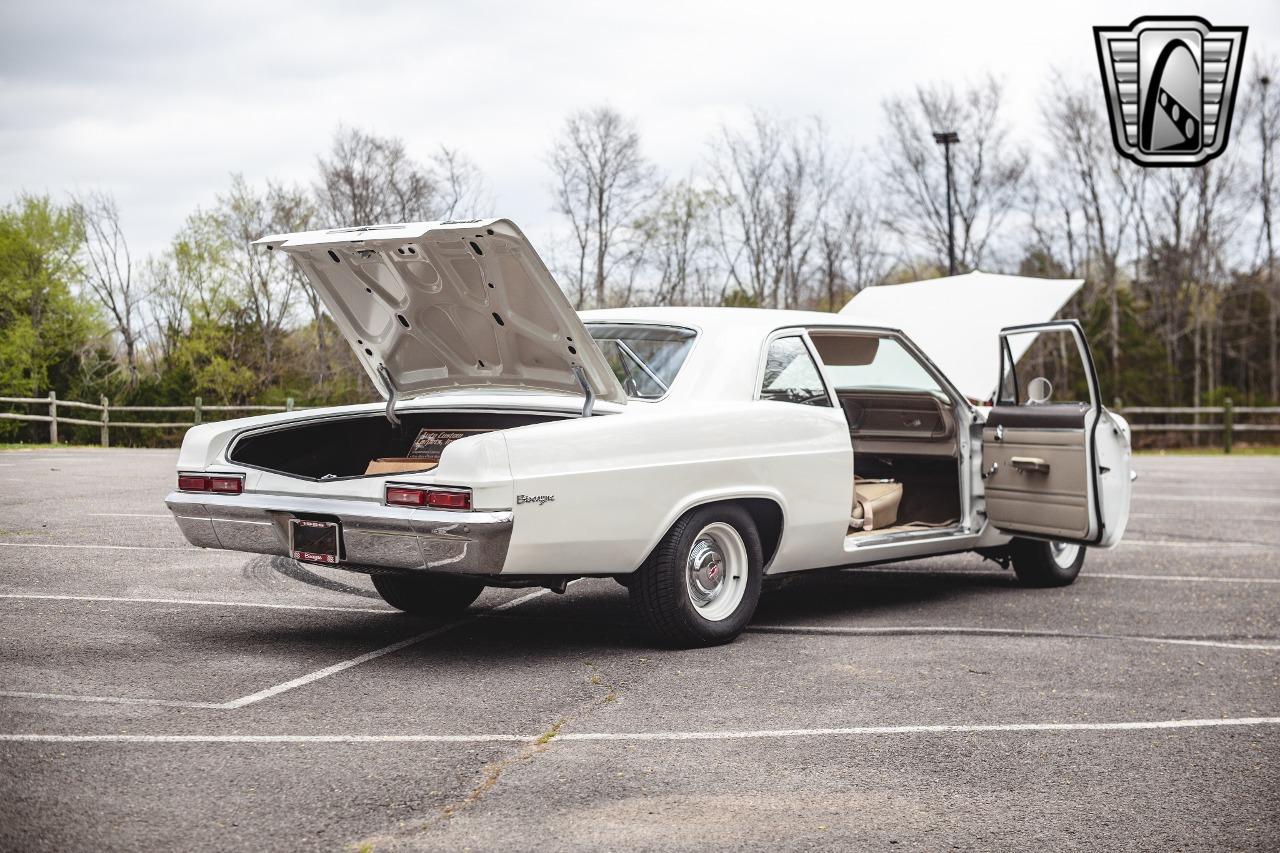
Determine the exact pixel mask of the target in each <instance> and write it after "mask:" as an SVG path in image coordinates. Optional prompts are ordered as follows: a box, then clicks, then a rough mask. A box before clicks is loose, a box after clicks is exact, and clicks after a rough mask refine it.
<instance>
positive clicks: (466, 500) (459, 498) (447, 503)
mask: <svg viewBox="0 0 1280 853" xmlns="http://www.w3.org/2000/svg"><path fill="white" fill-rule="evenodd" d="M427 506H434V507H439V508H440V509H471V493H470V492H427Z"/></svg>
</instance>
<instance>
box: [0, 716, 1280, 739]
mask: <svg viewBox="0 0 1280 853" xmlns="http://www.w3.org/2000/svg"><path fill="white" fill-rule="evenodd" d="M1275 725H1280V717H1226V718H1221V719H1212V718H1210V719H1201V720H1139V721H1133V722H1121V723H994V724H988V723H977V724H959V725H918V726H848V727H843V728H827V729H747V730H741V731H727V730H723V729H717V730H713V731H660V732H562V733H559V734H556V735H554V736H553V737H550V738H546V741H646V740H649V741H688V740H751V739H759V738H807V737H840V736H851V735H914V734H993V733H1001V732H1123V731H1150V730H1153V729H1157V730H1158V729H1210V728H1222V727H1239V726H1275ZM544 737H546V736H545V735H541V734H540V735H513V734H473V735H425V734H422V735H411V734H400V735H358V734H347V735H122V734H84V735H75V734H0V741H5V742H10V743H12V742H28V743H205V744H254V743H298V744H302V743H491V742H494V741H503V742H518V743H536V742H538V741H540V740H543V738H544ZM546 741H544V742H546Z"/></svg>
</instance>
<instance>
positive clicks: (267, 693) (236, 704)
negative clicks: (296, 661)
mask: <svg viewBox="0 0 1280 853" xmlns="http://www.w3.org/2000/svg"><path fill="white" fill-rule="evenodd" d="M547 592H549V590H546V589H538V590H534V591H533V592H530V593H526V594H525V595H522V596H520V597H519V598H514V599H512V600H511V601H508V602H506V603H504V604H499V605H498V606H497V607H492V608H490V609H489V611H488V612H491V613H500V612H502V611H503V610H510V609H511V608H513V607H519V606H520V605H521V604H524V603H525V602H526V601H530V600H532V599H535V598H537V597H538V596H540V595H545V594H546V593H547ZM478 615H480V614H475V615H472V616H467V617H466V618H463V619H457V620H455V621H453V622H450V623H448V624H446V625H441V626H440V627H439V628H432V629H431V630H430V631H423V632H422V633H421V634H417V635H415V636H412V637H410V638H409V639H407V640H401V641H400V642H398V643H392V644H391V645H389V646H383V647H382V648H380V649H375V650H373V651H371V652H366V653H365V654H362V655H359V656H357V657H353V658H349V659H347V660H344V661H339V662H338V663H335V664H333V665H331V666H326V667H325V668H324V669H317V670H316V671H315V672H309V673H307V674H306V675H302V676H299V677H297V678H294V679H291V680H289V681H286V682H283V683H282V684H276V685H274V686H272V687H268V688H266V689H265V690H259V691H258V692H257V693H251V694H249V695H248V696H241V697H240V698H239V699H233V700H232V701H230V702H228V703H226V706H225V707H227V708H228V709H230V708H243V707H244V706H245V705H252V704H254V703H255V702H261V701H262V700H263V699H270V698H271V697H272V696H279V695H280V694H281V693H285V692H287V691H289V690H294V689H296V688H299V687H302V686H304V685H307V684H310V683H312V682H313V681H319V680H320V679H322V678H328V677H329V676H331V675H334V674H336V673H339V672H342V671H343V670H347V669H351V667H353V666H359V665H360V664H362V663H368V662H369V661H371V660H376V659H377V658H380V657H382V656H383V655H389V654H391V653H392V652H398V651H400V650H401V649H406V648H408V647H409V646H413V645H417V644H418V643H421V642H422V641H423V640H428V639H430V638H432V637H437V636H439V635H440V634H443V633H445V632H447V631H452V630H453V629H454V628H457V627H458V626H459V625H465V624H467V623H468V622H473V621H475V619H476V616H478Z"/></svg>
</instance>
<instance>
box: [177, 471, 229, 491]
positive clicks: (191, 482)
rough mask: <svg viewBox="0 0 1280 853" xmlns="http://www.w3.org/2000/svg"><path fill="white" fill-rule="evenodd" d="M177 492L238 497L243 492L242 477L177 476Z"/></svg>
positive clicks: (223, 475)
mask: <svg viewBox="0 0 1280 853" xmlns="http://www.w3.org/2000/svg"><path fill="white" fill-rule="evenodd" d="M178 491H180V492H217V493H218V494H221V495H238V494H240V493H241V492H243V491H244V477H242V476H240V475H238V474H236V475H225V474H179V475H178Z"/></svg>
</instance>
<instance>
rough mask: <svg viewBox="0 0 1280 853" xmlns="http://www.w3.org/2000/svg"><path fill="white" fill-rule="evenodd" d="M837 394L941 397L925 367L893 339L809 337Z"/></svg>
mask: <svg viewBox="0 0 1280 853" xmlns="http://www.w3.org/2000/svg"><path fill="white" fill-rule="evenodd" d="M810 338H811V340H812V341H813V345H814V347H816V348H817V350H818V354H819V355H821V356H822V361H823V363H824V364H825V365H826V366H827V375H828V376H830V377H831V384H832V385H834V386H835V388H836V391H837V392H839V391H845V390H851V389H858V390H875V391H929V392H930V393H935V394H941V393H942V389H941V388H940V387H938V383H937V382H935V381H934V380H933V377H932V376H930V375H929V372H928V371H927V370H925V369H924V365H922V364H920V362H918V361H916V358H915V356H913V355H912V354H911V353H910V352H908V351H907V350H906V349H905V348H904V347H903V346H902V344H900V343H898V342H897V341H895V340H894V339H893V338H873V337H865V336H859V335H838V334H810Z"/></svg>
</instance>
